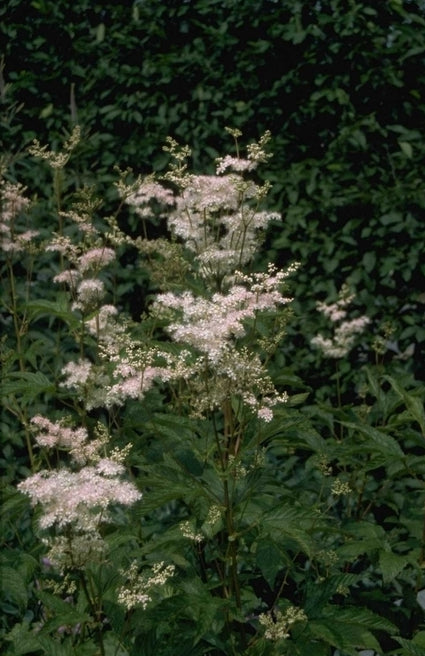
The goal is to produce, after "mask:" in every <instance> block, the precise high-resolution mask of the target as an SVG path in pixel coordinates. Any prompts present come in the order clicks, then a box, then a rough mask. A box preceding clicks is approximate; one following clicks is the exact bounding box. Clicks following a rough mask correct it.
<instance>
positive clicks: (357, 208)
mask: <svg viewBox="0 0 425 656" xmlns="http://www.w3.org/2000/svg"><path fill="white" fill-rule="evenodd" d="M424 34H425V3H424V2H423V0H415V1H414V0H411V1H408V0H404V1H403V0H389V1H388V2H381V3H373V2H367V1H362V0H327V1H323V2H320V1H318V2H315V3H312V2H294V1H293V0H280V1H276V0H239V1H238V2H235V1H234V0H187V1H182V0H161V2H159V1H158V2H151V1H147V0H139V1H137V0H136V2H129V1H128V0H127V1H124V0H121V1H120V2H118V3H116V2H110V1H105V2H97V3H96V2H91V1H89V0H75V1H74V2H73V3H68V2H65V1H64V0H54V1H53V0H32V2H27V1H23V0H8V2H5V3H3V4H2V7H1V8H0V39H1V42H2V43H3V73H2V78H3V79H2V82H1V101H2V113H1V134H0V139H1V142H2V143H1V147H2V150H3V152H4V153H5V154H4V156H3V158H4V160H5V163H6V164H7V166H8V170H9V176H10V177H12V178H17V179H19V180H21V181H23V182H24V183H26V184H28V185H29V187H30V189H31V191H33V192H34V190H39V191H42V189H43V187H44V186H45V185H47V184H48V183H49V179H48V175H49V174H48V172H46V171H44V169H42V168H40V166H39V165H36V166H34V162H32V161H31V160H28V158H27V156H26V154H25V150H26V148H27V146H28V145H29V144H30V143H31V141H32V139H33V138H34V137H37V138H38V139H39V140H40V141H41V142H42V143H47V142H49V143H50V144H51V145H52V146H53V147H55V146H58V145H59V143H60V142H61V141H62V140H63V136H64V133H68V132H69V130H70V128H71V127H72V125H73V124H74V123H76V122H78V123H79V124H80V125H81V126H82V129H83V132H84V135H85V140H84V146H83V147H80V150H79V152H78V156H77V157H76V158H75V159H74V160H73V164H74V177H75V181H76V184H78V185H81V184H83V183H92V184H96V185H97V186H98V187H99V188H100V190H101V191H102V193H103V195H104V196H105V198H106V199H108V198H109V196H108V193H109V192H108V191H107V190H108V189H109V187H110V182H111V180H112V179H113V178H114V171H113V167H114V165H116V164H117V165H119V166H121V167H123V168H125V167H127V166H130V167H133V168H134V169H135V171H136V172H140V171H141V172H150V171H151V170H152V168H154V169H156V170H161V169H162V168H163V167H164V166H165V162H166V156H165V154H164V153H163V152H162V150H161V146H162V144H163V142H164V140H165V137H166V136H167V135H169V134H170V135H172V136H174V137H175V138H177V139H178V140H180V141H181V142H184V143H188V144H190V146H191V147H192V149H193V159H194V164H195V167H197V168H198V169H199V170H201V169H202V170H205V169H207V170H208V166H211V162H212V158H214V157H215V156H216V155H218V154H219V153H221V152H222V150H223V149H224V148H227V147H231V143H230V142H229V140H228V135H226V134H225V133H224V130H223V128H224V126H226V125H230V126H232V127H239V128H241V129H242V130H243V132H244V135H245V137H246V138H248V139H250V138H257V137H258V136H259V135H260V134H261V133H262V132H263V131H264V130H265V129H270V130H271V131H272V133H273V137H274V142H273V146H272V150H273V152H274V158H273V160H272V161H271V169H272V182H273V184H274V188H273V192H272V193H273V196H272V205H274V206H275V207H276V208H278V209H279V210H280V211H281V212H282V214H283V217H284V218H283V222H282V223H281V224H279V225H276V226H275V228H274V230H273V231H272V233H271V235H270V236H269V241H268V257H269V258H271V259H273V260H275V261H277V262H278V263H286V262H287V261H288V260H294V259H295V260H299V261H300V262H301V263H302V269H301V271H300V273H299V274H298V276H297V282H296V284H295V288H294V296H295V298H296V304H295V309H296V317H297V318H296V320H295V322H294V324H293V329H292V330H293V334H292V340H288V344H287V345H286V347H285V363H286V364H288V365H289V364H291V366H295V368H296V369H297V370H298V373H301V374H302V376H303V377H306V376H307V375H308V374H309V368H310V365H311V364H312V363H313V362H314V361H315V360H316V357H317V354H316V353H314V352H312V350H311V349H310V347H309V340H310V338H311V337H312V335H314V334H315V332H316V331H317V329H318V327H320V318H319V317H318V316H317V314H316V312H315V303H316V301H317V300H323V299H325V298H328V299H329V298H332V297H333V296H335V294H336V291H337V290H338V289H339V287H340V286H341V285H342V284H343V283H344V282H345V281H348V282H349V284H350V286H351V288H352V290H353V291H355V292H356V294H357V304H358V308H359V311H362V312H366V313H367V314H368V315H369V316H370V317H371V318H372V319H373V320H374V324H373V327H372V328H371V330H370V332H371V334H372V333H375V334H376V332H377V331H379V330H380V326H381V325H382V324H383V323H385V322H386V321H391V322H392V324H393V326H394V333H393V338H392V341H391V344H390V347H391V349H392V351H393V354H394V356H395V357H402V358H403V357H406V359H408V362H409V366H411V367H412V368H413V369H415V370H416V372H418V370H419V368H420V362H421V356H423V349H424V342H425V328H424V327H423V310H424V302H425V294H424V263H423V261H421V253H422V251H423V244H424V238H425V229H424V209H425V195H424V185H423V170H424V163H425V145H424V139H423V126H424V124H425V97H424V94H425V66H424V64H425V38H424ZM24 154H25V156H24ZM295 351H296V352H297V353H298V358H297V363H296V364H295V365H294V363H293V359H294V354H295ZM300 353H301V354H302V357H300ZM407 355H410V356H411V355H413V356H414V357H413V358H411V357H409V358H407ZM355 357H357V355H356V356H355ZM364 357H369V356H368V355H365V356H364ZM323 374H324V377H323V379H321V380H317V381H316V382H315V383H314V385H315V386H320V384H323V382H324V380H325V379H326V376H327V372H326V370H324V371H323ZM313 382H314V381H313Z"/></svg>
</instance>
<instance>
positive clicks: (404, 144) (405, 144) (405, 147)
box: [398, 141, 413, 159]
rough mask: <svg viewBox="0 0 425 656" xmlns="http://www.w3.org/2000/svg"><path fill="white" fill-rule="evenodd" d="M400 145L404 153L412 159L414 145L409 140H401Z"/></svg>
mask: <svg viewBox="0 0 425 656" xmlns="http://www.w3.org/2000/svg"><path fill="white" fill-rule="evenodd" d="M398 145H399V146H400V148H401V151H402V153H404V155H406V157H407V158H408V159H412V157H413V148H412V145H411V144H410V143H409V142H408V141H399V142H398Z"/></svg>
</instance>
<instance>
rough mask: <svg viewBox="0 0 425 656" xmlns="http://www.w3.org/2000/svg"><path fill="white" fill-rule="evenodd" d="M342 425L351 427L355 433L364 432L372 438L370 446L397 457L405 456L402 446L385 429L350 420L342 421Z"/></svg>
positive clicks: (363, 433)
mask: <svg viewBox="0 0 425 656" xmlns="http://www.w3.org/2000/svg"><path fill="white" fill-rule="evenodd" d="M340 423H341V424H342V426H345V427H346V428H351V429H352V430H353V431H354V433H362V435H364V436H365V437H368V438H370V441H369V443H368V447H369V448H370V449H374V450H377V451H379V452H380V453H383V454H384V455H385V454H387V455H389V456H396V457H397V458H402V457H404V453H403V451H402V449H401V448H400V445H399V444H398V442H397V441H396V440H395V439H394V438H393V437H391V435H388V434H387V433H385V432H384V431H381V430H379V429H378V428H373V427H372V426H367V425H365V424H360V423H359V424H354V423H352V422H349V421H341V422H340Z"/></svg>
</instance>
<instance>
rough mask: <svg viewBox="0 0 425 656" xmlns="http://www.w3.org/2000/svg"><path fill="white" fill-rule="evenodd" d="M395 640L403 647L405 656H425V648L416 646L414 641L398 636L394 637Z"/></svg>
mask: <svg viewBox="0 0 425 656" xmlns="http://www.w3.org/2000/svg"><path fill="white" fill-rule="evenodd" d="M394 639H395V640H397V642H399V643H400V645H401V646H402V647H403V656H425V648H424V647H421V646H420V645H417V644H415V643H414V642H413V641H412V640H407V639H406V638H398V637H397V636H394Z"/></svg>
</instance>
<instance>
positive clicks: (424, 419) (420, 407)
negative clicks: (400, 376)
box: [383, 376, 425, 436]
mask: <svg viewBox="0 0 425 656" xmlns="http://www.w3.org/2000/svg"><path fill="white" fill-rule="evenodd" d="M383 378H384V379H385V380H387V381H388V382H389V383H390V385H391V387H392V388H393V390H394V391H395V392H396V393H397V394H398V395H399V396H400V397H401V398H402V399H403V401H404V403H405V404H406V408H407V409H408V410H409V412H410V413H411V415H412V417H413V418H414V419H415V421H417V422H418V424H419V426H420V427H421V431H422V435H424V436H425V409H424V403H423V399H420V398H418V397H417V396H415V395H414V394H413V393H411V392H407V391H406V390H405V389H404V388H403V387H402V386H401V385H400V384H399V383H398V382H397V380H396V379H395V378H393V377H392V376H383Z"/></svg>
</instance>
